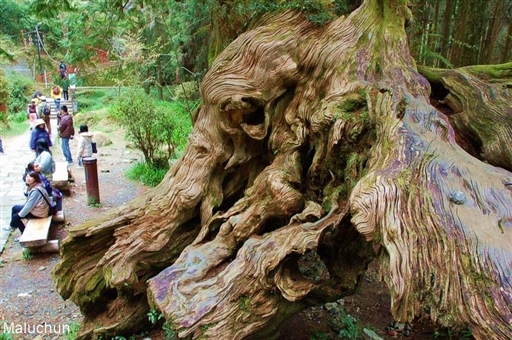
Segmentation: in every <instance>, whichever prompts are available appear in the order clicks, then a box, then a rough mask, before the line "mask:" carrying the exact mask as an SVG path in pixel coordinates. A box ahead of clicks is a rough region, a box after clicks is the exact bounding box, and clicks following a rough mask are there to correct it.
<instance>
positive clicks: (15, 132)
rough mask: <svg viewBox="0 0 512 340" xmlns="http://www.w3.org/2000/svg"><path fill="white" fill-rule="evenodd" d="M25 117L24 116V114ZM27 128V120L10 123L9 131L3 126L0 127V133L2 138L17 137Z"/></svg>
mask: <svg viewBox="0 0 512 340" xmlns="http://www.w3.org/2000/svg"><path fill="white" fill-rule="evenodd" d="M25 115H26V114H25ZM28 128H29V124H28V120H27V121H23V122H17V121H10V122H9V129H8V128H7V127H5V126H4V125H2V126H0V133H1V135H0V136H1V137H2V138H6V137H13V136H19V135H22V134H23V133H25V131H27V129H28Z"/></svg>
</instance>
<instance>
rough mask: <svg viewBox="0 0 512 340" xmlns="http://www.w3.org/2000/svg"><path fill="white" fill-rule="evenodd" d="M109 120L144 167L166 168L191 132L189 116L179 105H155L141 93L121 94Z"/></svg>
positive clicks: (148, 97)
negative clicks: (138, 153)
mask: <svg viewBox="0 0 512 340" xmlns="http://www.w3.org/2000/svg"><path fill="white" fill-rule="evenodd" d="M109 114H110V116H111V117H112V118H113V119H114V120H115V121H117V122H118V123H119V124H120V125H121V126H122V127H123V128H124V129H125V131H126V134H127V139H128V140H130V141H132V142H133V143H134V144H135V147H136V148H137V149H139V150H140V151H142V153H143V155H144V159H145V161H146V163H148V164H150V165H151V166H153V167H155V168H165V167H167V166H168V162H169V160H170V159H171V158H173V157H175V156H176V154H177V152H179V151H181V150H182V149H183V148H184V144H185V143H186V142H185V140H186V138H187V137H188V134H189V133H190V131H191V129H192V125H191V121H190V118H189V116H188V113H187V112H186V110H185V109H184V107H183V106H182V105H179V104H178V103H167V102H157V101H155V100H154V99H152V98H151V97H150V96H148V95H146V94H145V93H144V92H143V91H142V90H141V89H130V90H128V91H126V92H123V93H122V94H121V96H120V97H119V98H118V100H117V101H116V102H114V104H113V106H112V108H111V110H110V112H109Z"/></svg>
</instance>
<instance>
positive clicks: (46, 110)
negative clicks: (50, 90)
mask: <svg viewBox="0 0 512 340" xmlns="http://www.w3.org/2000/svg"><path fill="white" fill-rule="evenodd" d="M40 99H41V104H40V106H39V107H40V110H39V112H40V114H39V115H40V116H41V119H42V120H44V122H45V124H46V129H47V130H48V134H50V135H51V134H52V125H51V124H50V114H51V113H52V111H51V107H50V104H48V103H47V102H46V97H45V96H41V97H40Z"/></svg>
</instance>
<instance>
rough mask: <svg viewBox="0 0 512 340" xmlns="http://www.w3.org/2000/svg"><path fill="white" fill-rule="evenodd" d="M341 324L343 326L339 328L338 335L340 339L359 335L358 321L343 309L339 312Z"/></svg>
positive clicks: (353, 339)
mask: <svg viewBox="0 0 512 340" xmlns="http://www.w3.org/2000/svg"><path fill="white" fill-rule="evenodd" d="M340 321H341V324H342V325H343V328H342V329H340V331H339V333H338V336H339V337H340V338H342V339H350V340H356V339H358V337H359V322H358V321H357V319H356V318H354V317H353V316H352V315H349V314H347V313H346V312H345V311H343V312H342V313H341V319H340Z"/></svg>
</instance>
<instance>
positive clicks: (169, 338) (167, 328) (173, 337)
mask: <svg viewBox="0 0 512 340" xmlns="http://www.w3.org/2000/svg"><path fill="white" fill-rule="evenodd" d="M162 329H163V330H164V333H165V339H166V340H178V334H177V333H176V331H175V330H174V329H172V327H171V324H170V323H169V322H168V321H166V322H164V325H163V326H162Z"/></svg>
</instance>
